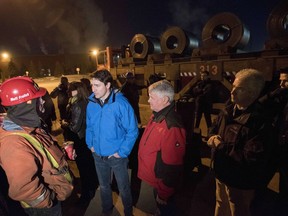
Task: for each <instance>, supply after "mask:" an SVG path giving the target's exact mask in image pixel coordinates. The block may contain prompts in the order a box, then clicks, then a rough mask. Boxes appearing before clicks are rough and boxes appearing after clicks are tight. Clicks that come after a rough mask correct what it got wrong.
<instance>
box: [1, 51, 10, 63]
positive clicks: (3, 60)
mask: <svg viewBox="0 0 288 216" xmlns="http://www.w3.org/2000/svg"><path fill="white" fill-rule="evenodd" d="M9 60H10V55H9V53H7V52H3V53H2V62H7V61H9Z"/></svg>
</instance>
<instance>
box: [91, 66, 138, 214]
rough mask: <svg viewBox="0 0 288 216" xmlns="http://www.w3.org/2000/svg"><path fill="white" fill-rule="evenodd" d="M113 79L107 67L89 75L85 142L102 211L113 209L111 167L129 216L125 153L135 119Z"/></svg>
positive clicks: (132, 139)
mask: <svg viewBox="0 0 288 216" xmlns="http://www.w3.org/2000/svg"><path fill="white" fill-rule="evenodd" d="M112 82H113V78H112V75H111V74H110V72H109V71H107V70H98V71H96V72H94V73H93V75H92V80H91V84H92V90H93V93H92V95H91V96H90V97H89V103H88V106H87V117H86V120H87V121H86V124H87V128H86V143H87V145H88V147H89V149H91V151H92V153H93V157H94V161H95V166H96V171H97V174H98V178H99V183H100V188H101V189H100V194H101V200H102V213H103V215H104V216H106V215H111V214H112V211H113V200H112V190H111V185H110V180H111V170H112V171H113V173H114V175H115V178H116V181H117V184H118V188H119V192H120V196H121V199H122V203H123V206H124V213H125V216H131V215H132V210H133V208H132V197H131V191H130V185H129V175H128V156H129V154H130V152H131V150H132V148H133V145H134V143H135V141H136V139H137V136H138V123H137V119H136V116H135V114H134V110H133V108H132V107H131V105H130V104H129V102H128V101H127V99H126V98H125V97H124V95H123V94H122V93H120V92H117V91H115V89H113V87H112Z"/></svg>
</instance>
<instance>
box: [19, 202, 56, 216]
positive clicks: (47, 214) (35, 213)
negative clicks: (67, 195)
mask: <svg viewBox="0 0 288 216" xmlns="http://www.w3.org/2000/svg"><path fill="white" fill-rule="evenodd" d="M24 211H25V213H26V214H28V215H29V216H62V207H61V202H60V201H57V203H56V204H55V205H54V206H53V207H51V208H24Z"/></svg>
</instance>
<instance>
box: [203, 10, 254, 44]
mask: <svg viewBox="0 0 288 216" xmlns="http://www.w3.org/2000/svg"><path fill="white" fill-rule="evenodd" d="M249 40H250V31H249V30H248V29H247V28H246V26H245V25H244V24H243V23H242V22H241V20H240V19H239V18H238V17H237V16H236V15H234V14H233V13H227V12H225V13H220V14H217V15H215V16H214V17H212V18H211V19H210V20H208V22H207V23H206V25H205V26H204V28H203V31H202V43H203V47H205V48H213V47H214V48H215V47H219V46H222V47H223V46H226V47H232V48H237V49H242V48H244V47H245V46H246V45H247V44H248V42H249Z"/></svg>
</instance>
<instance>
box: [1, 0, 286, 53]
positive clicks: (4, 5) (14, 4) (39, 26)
mask: <svg viewBox="0 0 288 216" xmlns="http://www.w3.org/2000/svg"><path fill="white" fill-rule="evenodd" d="M280 1H281V0H146V1H144V0H57V1H53V0H25V1H23V0H0V28H1V34H0V51H3V50H7V51H8V52H11V53H13V54H14V55H17V54H19V55H20V54H53V53H64V52H70V53H85V52H87V53H88V52H89V50H91V49H93V48H100V49H102V48H104V47H105V46H113V47H120V46H121V45H125V44H129V43H130V41H131V39H132V38H133V36H134V35H135V34H138V33H139V34H144V35H151V36H155V37H160V35H161V33H163V32H164V31H165V30H166V29H167V27H169V26H179V27H181V28H183V29H184V30H185V31H189V32H192V33H193V34H195V35H196V37H197V38H199V40H201V32H202V29H203V27H204V26H205V24H206V22H207V21H208V20H209V19H210V18H211V17H212V16H214V15H216V14H217V13H220V12H232V13H234V14H235V15H237V16H238V17H239V18H240V20H242V22H243V23H244V24H245V25H246V26H247V27H248V29H249V30H250V33H251V40H250V44H249V47H248V48H249V49H250V50H256V51H257V50H261V49H262V47H263V45H264V42H265V40H266V39H267V38H268V35H267V31H266V21H267V19H268V16H269V14H270V13H271V11H272V10H273V8H274V7H275V6H276V5H277V4H278V3H279V2H280Z"/></svg>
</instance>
